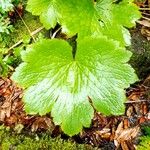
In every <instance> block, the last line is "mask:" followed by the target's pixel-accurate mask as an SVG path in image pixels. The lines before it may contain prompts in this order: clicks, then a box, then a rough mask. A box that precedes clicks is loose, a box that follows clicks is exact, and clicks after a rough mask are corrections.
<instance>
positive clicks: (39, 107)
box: [12, 0, 140, 136]
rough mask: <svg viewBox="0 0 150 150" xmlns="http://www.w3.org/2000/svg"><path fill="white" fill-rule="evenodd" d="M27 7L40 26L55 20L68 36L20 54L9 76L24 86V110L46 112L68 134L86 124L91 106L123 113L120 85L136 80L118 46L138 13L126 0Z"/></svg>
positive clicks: (57, 0) (43, 2) (54, 1)
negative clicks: (38, 20)
mask: <svg viewBox="0 0 150 150" xmlns="http://www.w3.org/2000/svg"><path fill="white" fill-rule="evenodd" d="M27 10H28V11H30V12H32V14H33V15H38V16H40V20H41V22H42V23H43V25H44V27H45V28H46V29H50V28H53V27H55V25H56V24H57V23H59V24H60V25H61V31H62V32H63V33H65V34H66V35H67V37H68V40H67V41H65V40H60V39H44V40H41V41H39V42H37V43H35V44H33V45H31V46H29V48H28V49H27V50H26V51H24V52H23V53H22V59H23V63H22V64H20V66H19V67H18V68H17V69H16V71H15V72H14V74H13V76H12V79H13V80H15V81H16V82H17V83H19V85H21V86H22V87H23V88H24V89H25V94H24V98H23V100H24V102H25V109H26V112H27V113H29V114H36V113H39V114H40V115H44V114H46V113H49V112H51V115H52V117H53V120H54V123H55V124H56V125H61V128H62V130H63V131H64V132H65V133H66V134H68V135H70V136H72V135H74V134H77V133H79V132H80V131H81V130H82V128H83V127H89V126H90V123H91V119H92V118H93V115H94V109H95V110H96V111H99V112H101V113H103V114H105V115H120V114H122V113H124V101H125V100H126V97H125V92H124V88H126V87H128V86H129V84H130V83H133V82H135V81H136V80H137V76H136V75H135V74H134V70H133V69H132V68H131V67H130V65H128V64H127V62H128V61H129V59H130V56H131V53H130V52H128V51H126V49H125V48H124V47H125V46H127V45H129V44H130V34H129V32H128V30H127V29H126V28H128V27H133V26H134V25H135V21H136V20H137V19H139V18H140V13H139V11H138V8H137V6H136V5H134V4H133V3H132V0H121V1H120V0H119V1H112V0H97V1H92V0H72V1H70V0H65V1H63V0H49V1H47V0H29V1H28V5H27ZM69 39H71V40H69ZM68 41H69V42H68Z"/></svg>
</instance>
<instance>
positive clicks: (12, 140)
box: [0, 126, 96, 150]
mask: <svg viewBox="0 0 150 150" xmlns="http://www.w3.org/2000/svg"><path fill="white" fill-rule="evenodd" d="M0 145H1V146H0V149H1V150H9V149H11V150H94V149H95V150H96V148H92V147H91V146H89V145H82V144H76V143H75V142H73V141H71V140H63V139H61V138H60V137H58V138H52V137H51V136H50V135H48V134H47V133H44V134H38V135H36V134H35V135H32V136H31V135H30V136H29V135H25V134H16V133H15V132H13V131H10V130H7V128H5V127H2V126H1V129H0Z"/></svg>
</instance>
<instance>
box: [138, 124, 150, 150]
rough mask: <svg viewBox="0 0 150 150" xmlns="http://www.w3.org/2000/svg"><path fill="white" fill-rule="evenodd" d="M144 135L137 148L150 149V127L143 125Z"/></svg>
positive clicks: (141, 149)
mask: <svg viewBox="0 0 150 150" xmlns="http://www.w3.org/2000/svg"><path fill="white" fill-rule="evenodd" d="M141 129H142V133H143V136H141V137H140V143H139V144H138V146H137V150H149V148H150V127H149V126H143V127H141Z"/></svg>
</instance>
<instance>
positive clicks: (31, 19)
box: [0, 11, 44, 47]
mask: <svg viewBox="0 0 150 150" xmlns="http://www.w3.org/2000/svg"><path fill="white" fill-rule="evenodd" d="M22 18H23V21H24V22H25V24H26V26H27V27H28V29H29V30H30V32H33V31H35V30H36V29H38V28H40V27H42V24H41V23H40V21H39V18H38V17H36V16H33V15H32V14H31V13H29V12H27V11H25V12H24V15H23V17H22ZM23 21H22V20H21V18H19V16H17V19H15V22H14V29H13V32H12V33H10V34H9V35H6V36H5V37H4V39H3V42H1V43H0V47H11V46H12V45H13V44H15V43H17V42H18V41H19V40H22V39H23V40H24V39H27V38H28V39H30V33H29V31H28V29H27V27H26V26H25V24H24V23H23ZM43 31H44V30H43ZM36 36H38V34H37V35H36Z"/></svg>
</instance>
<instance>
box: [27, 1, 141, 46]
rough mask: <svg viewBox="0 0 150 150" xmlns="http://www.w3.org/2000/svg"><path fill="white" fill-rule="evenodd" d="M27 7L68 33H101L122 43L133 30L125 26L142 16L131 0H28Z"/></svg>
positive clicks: (42, 19)
mask: <svg viewBox="0 0 150 150" xmlns="http://www.w3.org/2000/svg"><path fill="white" fill-rule="evenodd" d="M116 1H117V0H116ZM118 1H119V0H118ZM27 10H28V11H30V12H32V13H33V14H34V15H39V16H40V19H41V22H42V23H43V25H44V26H45V27H46V28H47V29H49V28H51V27H54V26H55V25H56V23H57V22H58V23H59V24H61V25H62V31H63V32H65V33H66V34H67V35H69V36H72V35H75V34H77V33H78V37H81V38H82V37H83V36H88V35H92V36H97V35H100V34H101V33H102V34H104V35H107V36H108V37H109V38H112V39H115V40H118V41H120V44H121V45H123V46H124V45H129V44H130V42H129V40H130V34H129V32H128V31H127V30H126V29H125V28H124V27H133V26H134V25H135V21H136V20H137V19H139V18H140V17H141V15H140V12H139V11H138V7H137V6H136V5H135V4H133V2H132V1H131V0H121V1H119V2H116V3H115V2H114V1H113V0H97V2H94V0H93V1H92V0H65V1H64V0H28V5H27ZM105 30H107V31H106V32H105ZM112 30H113V31H112ZM115 30H116V31H117V32H115ZM125 30H126V31H125ZM124 31H125V32H124ZM127 37H128V38H129V40H127Z"/></svg>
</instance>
